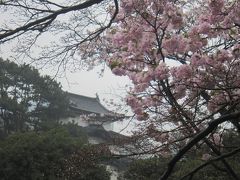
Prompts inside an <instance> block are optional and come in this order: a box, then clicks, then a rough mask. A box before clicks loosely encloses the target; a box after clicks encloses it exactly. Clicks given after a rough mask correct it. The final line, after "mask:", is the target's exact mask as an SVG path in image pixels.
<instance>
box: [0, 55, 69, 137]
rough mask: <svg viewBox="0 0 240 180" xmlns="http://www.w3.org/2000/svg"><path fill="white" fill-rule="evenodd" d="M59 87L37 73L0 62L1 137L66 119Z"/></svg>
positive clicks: (62, 95)
mask: <svg viewBox="0 0 240 180" xmlns="http://www.w3.org/2000/svg"><path fill="white" fill-rule="evenodd" d="M65 97H66V96H65V93H64V92H63V91H62V90H61V86H60V84H59V83H57V82H56V81H54V80H52V79H51V78H50V77H49V76H40V74H39V72H38V70H37V69H35V68H33V67H31V66H29V65H26V64H23V65H17V64H15V63H14V62H10V61H4V60H2V59H0V110H1V111H0V118H1V119H0V120H1V121H2V122H1V123H2V124H3V127H2V128H3V130H4V133H5V134H10V133H11V132H18V131H26V130H27V129H28V128H29V127H37V126H38V125H39V123H41V122H44V121H50V120H51V121H57V120H58V119H59V118H60V117H62V116H64V115H66V113H67V106H68V101H67V99H66V98H65Z"/></svg>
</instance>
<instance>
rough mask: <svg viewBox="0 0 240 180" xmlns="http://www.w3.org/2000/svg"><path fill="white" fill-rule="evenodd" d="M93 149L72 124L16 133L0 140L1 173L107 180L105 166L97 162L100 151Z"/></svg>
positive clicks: (22, 179) (28, 179)
mask: <svg viewBox="0 0 240 180" xmlns="http://www.w3.org/2000/svg"><path fill="white" fill-rule="evenodd" d="M92 149H96V148H94V147H92V146H90V145H88V143H87V138H86V136H85V135H84V133H83V132H82V131H81V129H80V128H79V127H77V126H75V125H70V126H69V125H65V126H58V127H56V128H54V129H51V130H47V131H45V132H38V133H37V132H34V131H31V132H25V133H15V134H13V135H10V136H9V137H7V138H6V139H5V140H2V141H0V159H1V161H0V176H1V179H3V180H16V179H18V180H32V179H39V180H44V179H45V180H57V179H58V180H61V179H65V180H109V173H108V172H107V171H106V168H105V167H103V166H101V165H99V163H100V158H97V157H99V153H100V152H99V153H98V152H97V151H94V153H93V151H92ZM87 152H91V153H92V154H90V153H87ZM75 156H77V157H78V158H74V159H73V158H72V157H75ZM93 157H94V158H93ZM76 159H79V160H80V159H81V161H79V164H75V163H72V162H71V161H70V163H71V166H69V160H76ZM68 172H69V173H68ZM76 174H77V175H78V176H76ZM93 177H96V178H93Z"/></svg>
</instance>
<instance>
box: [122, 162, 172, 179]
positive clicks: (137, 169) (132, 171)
mask: <svg viewBox="0 0 240 180" xmlns="http://www.w3.org/2000/svg"><path fill="white" fill-rule="evenodd" d="M166 162H167V160H166V159H163V158H157V157H154V158H150V159H140V160H136V161H133V162H132V163H131V164H130V166H129V168H128V170H127V171H126V172H125V173H124V178H125V179H128V180H135V179H138V180H157V179H159V177H160V176H161V175H162V173H163V172H164V170H165V168H166Z"/></svg>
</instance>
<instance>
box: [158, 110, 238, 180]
mask: <svg viewBox="0 0 240 180" xmlns="http://www.w3.org/2000/svg"><path fill="white" fill-rule="evenodd" d="M239 117H240V112H235V113H231V114H228V115H223V116H221V117H220V118H218V119H215V120H213V121H211V122H209V124H208V127H207V128H206V129H205V130H203V131H202V132H200V133H199V134H198V135H196V136H195V137H194V138H193V139H192V140H191V141H189V142H188V143H187V144H186V145H185V146H184V147H183V148H182V149H180V150H179V152H178V153H177V154H176V155H175V156H174V157H173V158H172V159H171V161H170V162H169V163H168V168H167V170H166V171H165V173H164V174H163V175H162V177H161V178H160V180H167V179H168V177H169V176H170V175H171V173H172V171H173V169H174V167H175V165H176V163H177V162H178V161H179V160H180V159H181V158H182V157H183V155H184V154H185V153H186V152H187V151H188V150H190V149H191V148H192V147H193V146H195V145H196V144H197V143H198V142H199V141H201V140H202V139H204V138H205V137H206V136H208V135H209V134H210V133H211V132H212V131H213V130H214V129H215V128H216V127H217V126H218V125H219V124H221V123H223V122H225V121H229V120H236V119H238V118H239ZM234 179H236V180H237V179H239V178H238V177H234Z"/></svg>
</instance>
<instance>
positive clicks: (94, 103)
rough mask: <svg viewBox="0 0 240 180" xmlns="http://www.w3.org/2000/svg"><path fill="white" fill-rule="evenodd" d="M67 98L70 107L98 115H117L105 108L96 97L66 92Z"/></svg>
mask: <svg viewBox="0 0 240 180" xmlns="http://www.w3.org/2000/svg"><path fill="white" fill-rule="evenodd" d="M68 98H69V101H70V105H71V106H72V108H74V109H77V110H80V111H87V112H89V113H96V114H100V115H110V116H118V114H116V113H114V112H112V111H109V110H108V109H106V108H105V107H104V106H103V105H102V104H101V103H100V101H99V99H98V97H96V98H92V97H87V96H82V95H78V94H73V93H68Z"/></svg>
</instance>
